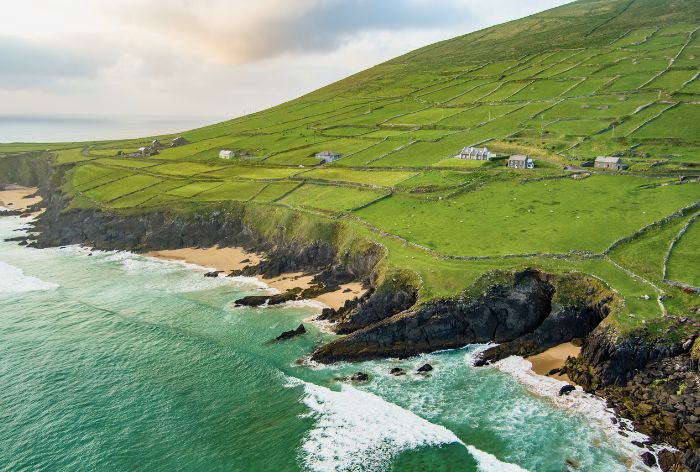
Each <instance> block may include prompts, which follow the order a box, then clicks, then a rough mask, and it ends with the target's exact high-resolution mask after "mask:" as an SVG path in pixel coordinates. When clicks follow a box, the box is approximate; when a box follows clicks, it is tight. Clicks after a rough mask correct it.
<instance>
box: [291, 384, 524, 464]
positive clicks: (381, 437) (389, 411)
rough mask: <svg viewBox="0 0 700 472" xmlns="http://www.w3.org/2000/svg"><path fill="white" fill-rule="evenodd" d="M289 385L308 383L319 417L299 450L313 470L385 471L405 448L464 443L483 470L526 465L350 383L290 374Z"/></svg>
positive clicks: (307, 394)
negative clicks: (331, 384)
mask: <svg viewBox="0 0 700 472" xmlns="http://www.w3.org/2000/svg"><path fill="white" fill-rule="evenodd" d="M287 386H288V387H290V388H291V387H299V386H301V387H303V388H304V397H303V402H304V404H305V405H306V406H307V407H308V408H310V409H311V411H312V413H311V417H313V418H314V419H315V420H316V424H315V425H314V427H313V428H312V429H311V430H310V431H309V432H308V433H307V434H306V436H305V438H304V441H303V444H302V447H301V452H300V460H301V462H302V463H303V465H304V466H305V467H306V468H307V469H309V470H313V471H319V472H326V471H347V470H353V471H354V470H364V471H368V470H372V471H374V470H376V471H383V470H388V469H389V468H390V466H391V464H392V462H393V461H394V460H395V459H396V458H397V457H398V456H399V454H401V453H402V452H405V451H409V450H412V449H419V448H422V447H437V446H444V445H448V444H459V445H462V446H464V447H465V448H466V449H467V451H468V452H469V453H470V454H471V455H472V456H473V457H474V459H475V460H476V461H477V463H478V468H479V470H480V471H482V472H496V471H499V472H502V471H506V472H523V471H524V470H525V469H522V468H521V467H519V466H517V465H514V464H509V463H505V462H501V461H499V460H498V459H497V458H496V457H494V456H493V455H491V454H488V453H486V452H484V451H481V450H479V449H477V448H476V447H474V446H468V445H466V444H464V443H463V442H462V441H461V440H460V439H459V438H458V437H457V436H456V435H455V434H454V433H453V432H452V431H450V430H449V429H447V428H445V427H444V426H440V425H437V424H434V423H431V422H429V421H427V420H425V419H423V418H421V417H420V416H418V415H416V414H415V413H412V412H410V411H408V410H405V409H403V408H401V407H399V406H398V405H395V404H393V403H389V402H387V401H385V400H383V399H382V398H380V397H379V396H377V395H374V394H372V393H369V392H365V391H362V390H359V389H356V388H354V387H353V386H351V385H346V384H343V385H341V389H340V391H333V390H330V389H329V388H326V387H321V386H318V385H315V384H312V383H308V382H304V381H302V380H299V379H296V378H289V379H288V383H287Z"/></svg>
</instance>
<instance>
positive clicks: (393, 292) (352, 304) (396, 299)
mask: <svg viewBox="0 0 700 472" xmlns="http://www.w3.org/2000/svg"><path fill="white" fill-rule="evenodd" d="M414 278H415V276H414V274H413V273H411V272H409V271H394V272H392V273H390V274H388V275H387V276H386V278H385V280H384V281H383V283H382V284H381V285H380V286H379V287H378V288H377V289H376V290H374V291H373V292H371V293H370V294H368V295H367V296H366V297H364V298H362V299H358V300H355V301H349V302H348V303H346V304H345V306H344V307H343V308H341V309H340V310H337V311H332V312H325V313H323V315H322V319H324V320H328V321H334V322H335V325H333V330H334V331H335V332H336V333H338V334H350V333H353V332H355V331H358V330H360V329H362V328H366V327H368V326H371V325H373V324H376V323H378V322H380V321H382V320H384V319H387V318H390V317H391V316H394V315H396V314H397V313H401V312H403V311H405V310H408V309H409V308H411V307H412V306H413V305H414V304H415V303H416V300H417V298H418V286H417V285H418V284H417V283H416V281H415V280H414Z"/></svg>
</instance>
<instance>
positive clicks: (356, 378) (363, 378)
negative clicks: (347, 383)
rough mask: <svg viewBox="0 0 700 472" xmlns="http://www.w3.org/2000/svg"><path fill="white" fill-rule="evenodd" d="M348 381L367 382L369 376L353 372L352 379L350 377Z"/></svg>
mask: <svg viewBox="0 0 700 472" xmlns="http://www.w3.org/2000/svg"><path fill="white" fill-rule="evenodd" d="M350 380H352V381H353V382H367V381H368V380H369V375H367V374H365V373H364V372H355V373H354V374H352V377H350Z"/></svg>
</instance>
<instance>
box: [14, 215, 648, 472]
mask: <svg viewBox="0 0 700 472" xmlns="http://www.w3.org/2000/svg"><path fill="white" fill-rule="evenodd" d="M25 224H26V220H21V219H19V218H17V217H3V218H0V241H1V242H0V386H1V387H0V418H1V421H0V469H1V470H42V471H59V470H60V471H62V470H105V471H106V470H109V471H113V470H118V471H119V470H124V471H126V470H149V471H152V470H153V471H172V470H202V471H219V470H220V471H297V470H304V471H306V470H308V471H482V472H503V471H505V472H509V471H522V470H528V471H544V472H546V471H552V472H554V471H556V472H559V471H564V470H568V469H567V467H574V466H577V467H580V469H579V470H586V471H596V472H604V471H626V470H646V469H645V468H644V466H643V465H642V464H641V463H640V462H639V461H638V456H639V453H640V452H641V451H640V450H639V449H637V448H636V447H635V446H633V445H631V444H630V442H629V441H630V440H631V439H635V438H639V437H640V435H638V434H636V433H632V434H631V435H630V437H628V438H625V437H623V436H621V435H619V434H618V433H617V431H616V429H615V427H614V426H613V425H612V423H611V421H610V413H609V412H607V411H606V410H605V407H604V404H603V403H602V401H600V400H598V399H595V398H593V397H590V396H588V395H585V394H583V393H580V392H577V393H574V394H572V396H570V397H557V396H556V394H555V392H556V390H558V388H559V384H558V383H557V382H556V381H554V380H552V379H547V378H543V377H538V376H534V375H533V374H532V373H531V372H530V371H529V370H528V369H527V367H528V363H527V362H526V361H523V360H522V359H520V358H510V359H508V360H506V361H505V362H503V363H501V364H500V365H499V366H497V367H485V368H475V367H473V366H472V365H471V359H473V356H474V354H475V352H477V351H478V350H479V349H483V346H468V347H465V348H464V349H458V350H452V351H445V352H438V353H434V354H430V355H424V356H420V357H417V358H412V359H406V360H385V361H373V362H363V363H360V364H339V365H333V366H322V365H313V364H309V363H308V362H304V360H303V359H304V358H305V356H307V355H308V354H309V353H310V351H311V350H313V349H314V347H316V346H318V345H319V344H320V343H322V342H324V341H327V340H329V339H331V338H332V335H330V334H324V333H323V332H322V331H321V330H320V329H319V328H318V327H317V326H316V325H314V324H312V323H309V322H306V326H307V329H308V330H309V333H308V334H307V335H305V336H302V337H300V338H296V339H293V340H290V341H286V342H272V341H271V340H272V339H273V338H274V337H276V336H277V335H279V334H280V333H281V332H282V331H286V330H289V329H292V328H295V327H296V326H297V325H298V324H299V323H301V322H303V321H304V320H307V319H308V318H310V317H312V316H314V315H317V314H318V313H319V312H320V309H321V308H320V307H319V306H318V305H316V304H314V303H289V304H286V305H283V306H277V307H262V308H257V309H251V308H236V307H233V305H232V302H233V301H234V300H236V299H237V298H239V297H241V296H244V295H248V294H256V293H261V291H264V290H267V288H266V287H265V286H264V285H263V284H261V283H260V282H258V281H256V280H255V279H250V278H214V279H211V278H205V277H203V269H202V268H198V267H195V266H190V265H186V264H182V263H176V262H167V261H161V260H155V259H151V258H146V257H142V256H139V255H135V254H131V253H128V252H102V251H90V250H89V249H86V248H80V247H73V246H71V247H66V248H63V249H61V248H55V249H42V250H38V249H31V248H26V247H22V246H20V245H19V244H18V243H16V242H7V241H4V239H5V238H9V237H13V236H17V235H18V234H21V231H18V230H20V229H21V228H23V226H24V225H25ZM426 362H429V363H430V364H432V365H433V366H434V367H435V370H434V371H433V372H431V373H430V374H428V375H418V374H415V373H414V372H415V370H416V369H417V367H419V366H420V365H422V364H424V363H426ZM392 367H403V368H405V369H406V370H407V372H409V374H408V375H406V376H403V377H394V376H392V375H390V374H389V370H390V369H391V368H392ZM356 371H363V372H366V373H368V374H369V375H370V381H369V382H367V383H365V384H352V383H350V382H348V381H346V380H339V379H343V378H345V377H348V376H349V375H351V374H352V373H353V372H356ZM567 463H568V464H570V465H569V466H567ZM571 470H573V469H571Z"/></svg>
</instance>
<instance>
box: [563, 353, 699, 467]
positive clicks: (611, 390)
mask: <svg viewBox="0 0 700 472" xmlns="http://www.w3.org/2000/svg"><path fill="white" fill-rule="evenodd" d="M577 362H578V363H577ZM568 364H569V365H570V367H573V370H572V369H571V368H570V369H569V372H570V375H572V376H573V378H575V379H584V380H587V381H588V382H589V383H588V384H587V385H586V386H584V387H588V388H590V386H591V385H594V386H596V390H595V393H597V394H599V395H601V396H603V397H604V398H606V399H607V400H608V403H609V405H610V406H612V407H614V408H615V409H616V410H617V411H618V412H619V413H620V415H622V416H624V417H626V418H629V419H631V420H633V421H634V423H635V426H636V428H637V429H638V430H639V431H640V432H642V433H644V434H646V435H648V436H650V437H651V438H652V440H653V441H654V442H665V443H668V444H670V445H672V446H674V447H676V448H678V449H680V450H682V451H686V452H685V453H673V452H669V451H666V452H664V453H663V454H659V462H660V463H661V466H662V469H663V470H673V471H687V470H699V471H700V456H696V455H695V453H693V452H689V451H694V450H697V449H698V448H700V373H699V372H698V361H697V360H696V359H693V358H692V357H691V356H689V355H687V354H681V355H677V356H673V357H666V358H662V359H658V360H654V361H650V362H649V363H648V364H647V365H646V366H644V368H642V369H640V370H637V371H635V372H633V373H632V376H631V378H630V379H629V380H628V381H627V382H625V384H623V385H616V384H608V385H602V384H601V382H600V380H599V379H596V378H595V377H593V375H591V374H590V371H591V370H592V369H591V367H590V366H583V367H582V366H581V365H580V360H577V361H573V360H570V362H569V363H568ZM583 369H587V370H583ZM582 370H583V372H584V373H585V374H587V375H582ZM695 462H696V463H697V467H694V466H692V464H693V463H695Z"/></svg>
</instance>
